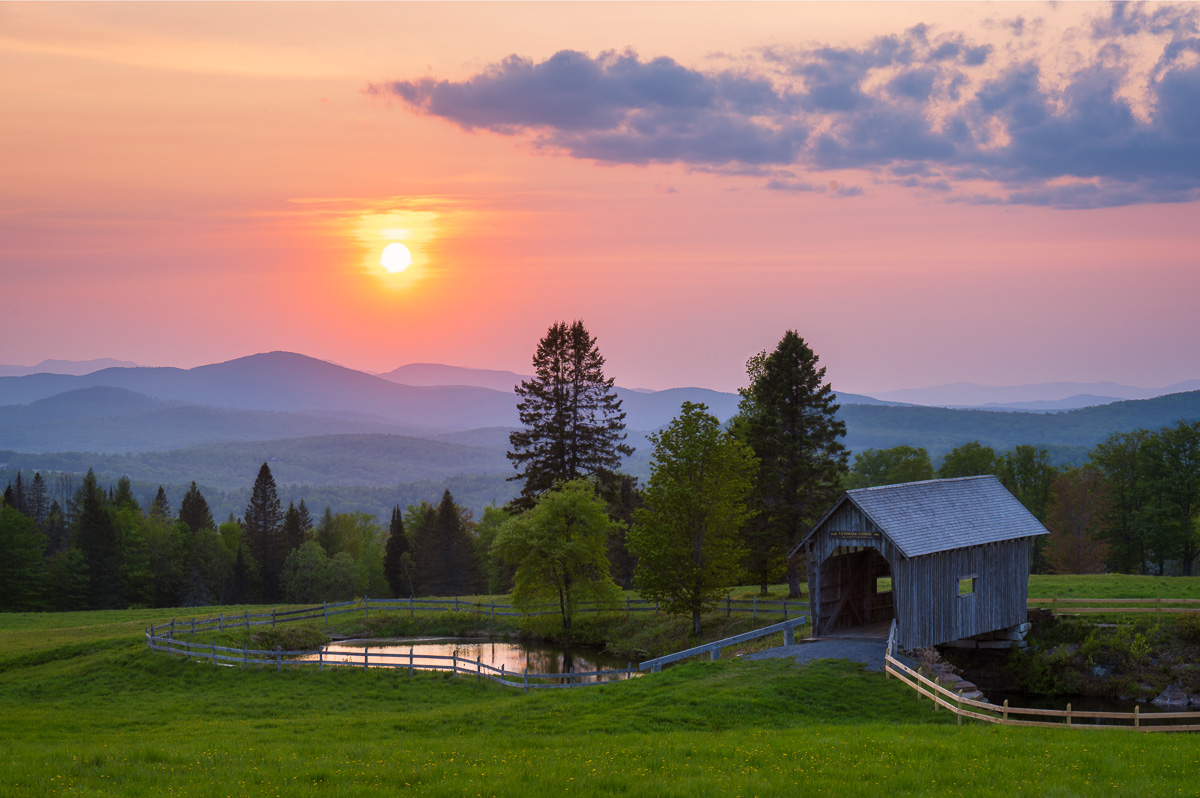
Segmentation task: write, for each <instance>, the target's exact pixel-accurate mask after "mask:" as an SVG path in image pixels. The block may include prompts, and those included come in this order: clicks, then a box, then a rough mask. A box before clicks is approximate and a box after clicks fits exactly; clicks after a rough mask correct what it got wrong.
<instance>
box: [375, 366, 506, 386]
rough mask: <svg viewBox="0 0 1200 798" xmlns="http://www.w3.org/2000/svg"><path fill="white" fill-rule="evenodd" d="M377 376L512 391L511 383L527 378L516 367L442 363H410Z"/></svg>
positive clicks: (428, 384) (404, 380) (414, 383)
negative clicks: (486, 366)
mask: <svg viewBox="0 0 1200 798" xmlns="http://www.w3.org/2000/svg"><path fill="white" fill-rule="evenodd" d="M379 376H380V377H383V378H384V379H385V380H390V381H392V382H398V383H400V384H402V385H422V386H432V385H474V386H475V387H476V388H491V389H492V390H493V391H512V389H513V386H515V385H517V384H518V383H520V382H522V381H524V380H528V379H529V378H530V375H528V374H517V373H516V372H515V371H496V370H493V369H471V368H464V367H462V366H445V365H442V364H441V363H409V364H408V365H407V366H401V367H400V368H397V369H392V370H391V371H388V372H385V373H383V374H380V375H379Z"/></svg>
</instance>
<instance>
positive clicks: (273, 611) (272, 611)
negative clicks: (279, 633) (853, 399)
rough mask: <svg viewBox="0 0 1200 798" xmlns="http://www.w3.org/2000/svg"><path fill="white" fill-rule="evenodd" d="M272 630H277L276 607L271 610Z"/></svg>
mask: <svg viewBox="0 0 1200 798" xmlns="http://www.w3.org/2000/svg"><path fill="white" fill-rule="evenodd" d="M271 628H272V629H274V628H275V608H274V607H272V608H271ZM276 648H278V646H276Z"/></svg>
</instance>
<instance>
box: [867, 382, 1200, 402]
mask: <svg viewBox="0 0 1200 798" xmlns="http://www.w3.org/2000/svg"><path fill="white" fill-rule="evenodd" d="M1196 390H1200V380H1186V381H1184V382H1177V383H1175V384H1174V385H1168V386H1165V387H1162V388H1139V387H1137V386H1134V385H1121V384H1119V383H1115V382H1044V383H1032V384H1028V385H979V384H977V383H973V382H955V383H950V384H947V385H933V386H929V387H925V388H903V389H901V390H896V391H877V392H876V393H875V394H874V395H875V396H876V397H878V398H880V399H887V400H890V401H894V402H905V403H908V404H915V405H925V406H927V407H1000V408H1003V409H1017V406H1018V405H1025V406H1024V407H1021V408H1020V409H1035V408H1033V407H1030V406H1028V405H1030V404H1032V403H1043V402H1064V400H1067V399H1071V398H1072V397H1074V398H1076V399H1084V398H1085V397H1086V400H1091V399H1109V401H1120V400H1127V399H1154V398H1156V397H1159V396H1166V395H1167V394H1172V393H1185V392H1188V391H1196ZM1091 404H1097V402H1091ZM1063 406H1064V407H1065V406H1067V405H1066V403H1065V402H1064V404H1063ZM1082 406H1087V405H1083V404H1076V405H1074V407H1082Z"/></svg>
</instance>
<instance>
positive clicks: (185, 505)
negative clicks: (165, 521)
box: [179, 482, 217, 534]
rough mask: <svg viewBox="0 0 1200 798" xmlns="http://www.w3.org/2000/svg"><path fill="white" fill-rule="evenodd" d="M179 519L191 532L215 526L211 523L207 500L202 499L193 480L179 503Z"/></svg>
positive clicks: (214, 527) (202, 495) (211, 518)
mask: <svg viewBox="0 0 1200 798" xmlns="http://www.w3.org/2000/svg"><path fill="white" fill-rule="evenodd" d="M179 520H180V521H183V522H184V523H185V524H187V525H188V529H190V530H191V531H192V533H193V534H194V533H196V532H197V531H198V530H201V529H216V528H217V525H216V524H215V523H213V517H212V512H211V511H210V510H209V509H208V502H207V501H205V500H204V494H203V493H201V492H200V489H199V488H197V487H196V483H195V482H193V483H192V485H191V487H189V488H188V489H187V493H185V494H183V501H182V502H180V504H179Z"/></svg>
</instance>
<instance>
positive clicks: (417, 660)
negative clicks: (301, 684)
mask: <svg viewBox="0 0 1200 798" xmlns="http://www.w3.org/2000/svg"><path fill="white" fill-rule="evenodd" d="M364 649H366V650H367V652H368V655H369V657H370V664H371V665H377V664H378V665H382V664H385V663H386V664H388V665H396V666H400V667H408V662H409V654H410V652H411V654H412V657H413V667H414V668H415V669H418V670H424V669H430V668H431V667H432V666H434V665H438V666H441V667H445V668H448V667H450V666H451V665H452V661H451V660H430V659H425V660H424V661H423V662H422V660H421V658H422V657H451V656H457V657H459V658H460V659H462V660H469V661H470V664H467V663H460V667H464V666H465V667H471V666H472V665H473V664H474V663H475V662H481V663H483V664H484V665H490V666H491V667H493V668H497V669H499V668H501V667H503V668H504V671H505V672H506V673H510V674H513V675H514V676H516V675H519V674H522V673H524V672H525V669H526V668H528V669H529V673H530V675H532V674H535V673H536V674H546V673H571V672H582V673H588V672H594V671H621V672H622V673H621V674H619V675H617V674H613V675H611V676H609V675H605V676H600V677H597V676H585V677H576V678H575V679H574V681H576V682H581V681H582V682H595V681H611V680H613V679H616V678H625V677H626V674H625V672H626V669H627V668H632V673H633V675H635V676H636V675H637V670H636V663H630V662H627V661H625V660H619V659H618V658H616V657H613V656H610V655H607V654H603V653H601V652H598V651H595V650H587V649H567V648H562V647H561V646H554V645H549V644H545V643H529V642H521V641H512V640H478V639H463V638H412V639H409V638H387V639H373V640H343V641H340V642H337V643H330V644H329V645H327V646H325V647H324V648H323V649H322V655H321V656H322V659H323V660H324V661H325V662H327V663H344V664H358V665H361V664H362V661H363V650H364ZM376 658H378V659H376ZM303 659H306V660H316V659H317V657H315V656H309V657H304V658H303ZM487 672H488V671H486V670H485V671H484V673H487Z"/></svg>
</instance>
